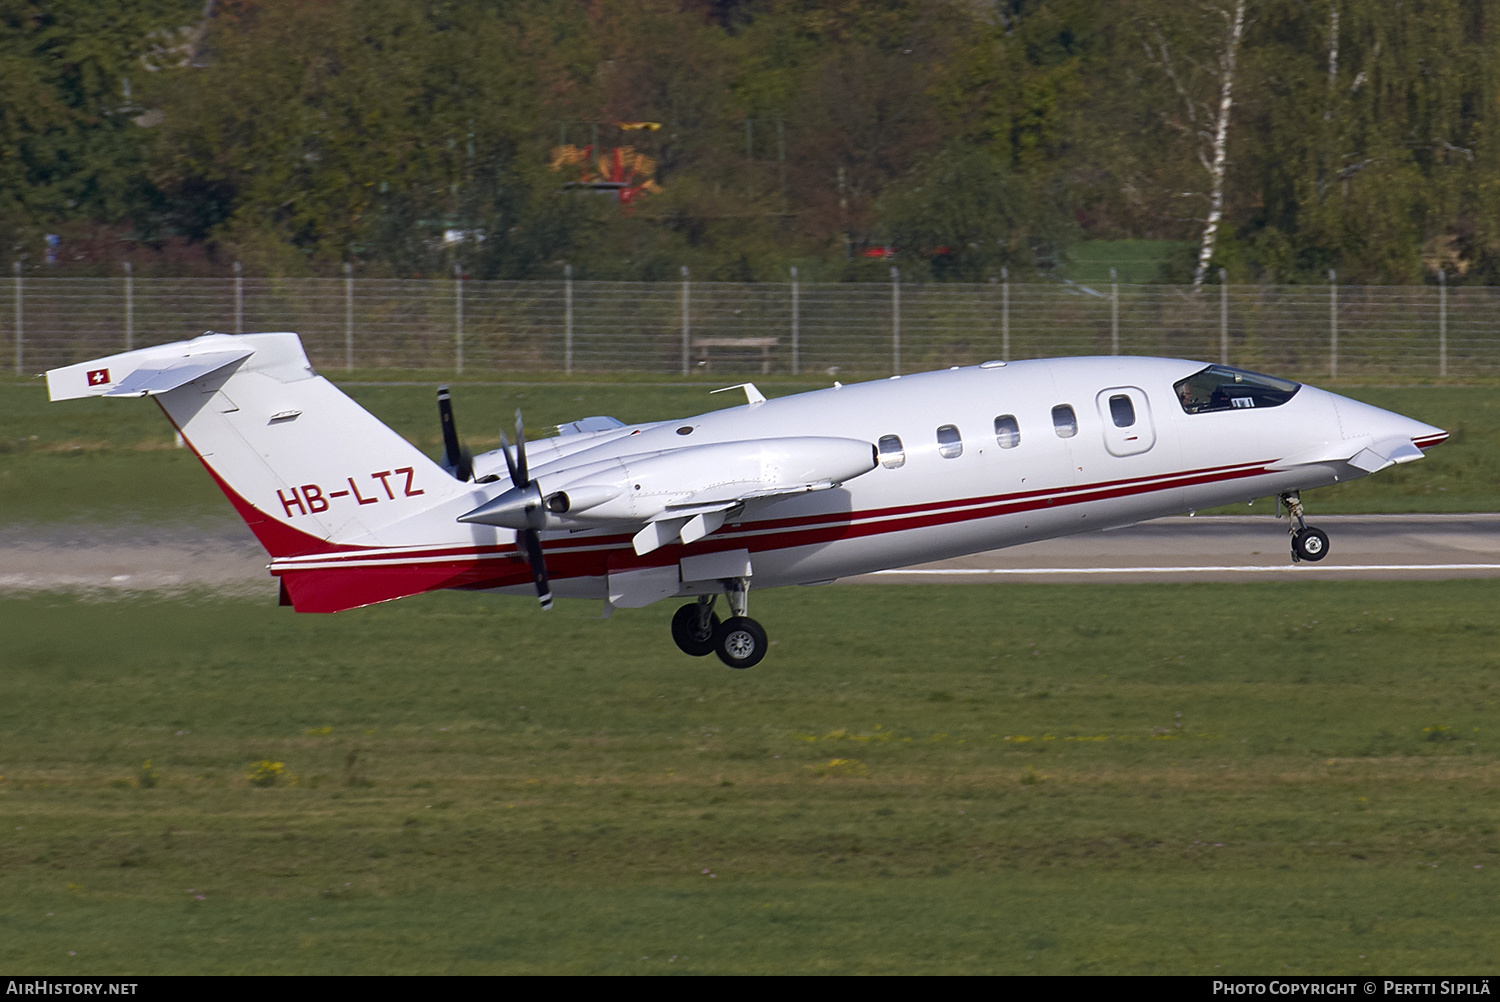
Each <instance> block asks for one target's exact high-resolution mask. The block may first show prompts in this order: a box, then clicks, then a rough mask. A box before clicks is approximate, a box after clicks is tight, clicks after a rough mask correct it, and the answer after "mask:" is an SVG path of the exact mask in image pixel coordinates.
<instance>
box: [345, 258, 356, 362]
mask: <svg viewBox="0 0 1500 1002" xmlns="http://www.w3.org/2000/svg"><path fill="white" fill-rule="evenodd" d="M353 369H354V263H353V262H352V261H345V262H344V371H345V372H352V371H353Z"/></svg>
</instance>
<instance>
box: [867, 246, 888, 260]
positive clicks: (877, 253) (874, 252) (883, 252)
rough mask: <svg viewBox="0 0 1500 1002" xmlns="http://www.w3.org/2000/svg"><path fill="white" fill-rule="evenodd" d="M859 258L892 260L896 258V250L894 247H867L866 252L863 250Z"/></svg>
mask: <svg viewBox="0 0 1500 1002" xmlns="http://www.w3.org/2000/svg"><path fill="white" fill-rule="evenodd" d="M859 256H860V257H869V258H877V259H879V258H892V257H895V256H896V248H894V247H866V248H865V249H864V250H862V251H860V252H859Z"/></svg>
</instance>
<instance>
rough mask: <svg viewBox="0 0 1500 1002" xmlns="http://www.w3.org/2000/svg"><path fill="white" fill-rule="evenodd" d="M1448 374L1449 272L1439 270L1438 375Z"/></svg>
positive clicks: (1442, 269)
mask: <svg viewBox="0 0 1500 1002" xmlns="http://www.w3.org/2000/svg"><path fill="white" fill-rule="evenodd" d="M1447 374H1448V272H1447V270H1446V269H1444V268H1439V269H1438V375H1439V376H1446V375H1447Z"/></svg>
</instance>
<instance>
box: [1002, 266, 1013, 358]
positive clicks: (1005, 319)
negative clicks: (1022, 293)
mask: <svg viewBox="0 0 1500 1002" xmlns="http://www.w3.org/2000/svg"><path fill="white" fill-rule="evenodd" d="M1001 360H1002V362H1010V360H1011V270H1010V269H1008V267H1005V266H1001Z"/></svg>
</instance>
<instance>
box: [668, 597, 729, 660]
mask: <svg viewBox="0 0 1500 1002" xmlns="http://www.w3.org/2000/svg"><path fill="white" fill-rule="evenodd" d="M699 609H700V605H699V603H697V602H690V603H688V604H687V605H685V606H683V607H682V608H681V609H678V610H677V613H676V615H674V616H673V617H672V639H673V640H674V641H675V642H676V643H677V646H678V648H680V649H681V651H682V653H684V654H691V655H692V656H693V657H695V658H702V657H707V656H708V655H710V654H712V653H713V652H714V636H715V634H717V633H718V632H719V616H718V613H715V612H710V613H709V614H708V617H707V619H706V620H705V618H704V617H703V616H702V615H701V614H700V612H699Z"/></svg>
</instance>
